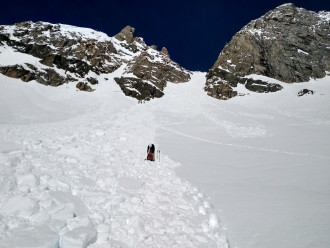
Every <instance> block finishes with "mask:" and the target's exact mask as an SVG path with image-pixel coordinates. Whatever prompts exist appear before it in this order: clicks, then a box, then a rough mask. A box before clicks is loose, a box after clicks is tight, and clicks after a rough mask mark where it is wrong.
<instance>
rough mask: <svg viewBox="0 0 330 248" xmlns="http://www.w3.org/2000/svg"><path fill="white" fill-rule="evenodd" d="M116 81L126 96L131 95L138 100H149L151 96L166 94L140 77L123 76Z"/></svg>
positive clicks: (157, 96)
mask: <svg viewBox="0 0 330 248" xmlns="http://www.w3.org/2000/svg"><path fill="white" fill-rule="evenodd" d="M115 81H116V82H117V84H118V85H119V86H120V88H121V89H122V91H123V92H124V94H125V95H126V96H131V97H134V98H136V99H138V100H147V101H149V100H150V99H151V98H155V97H156V98H159V97H162V96H163V95H164V93H163V92H161V91H160V90H159V89H157V88H156V87H155V86H153V85H151V84H149V83H147V82H145V81H144V80H141V79H138V78H131V77H121V78H115Z"/></svg>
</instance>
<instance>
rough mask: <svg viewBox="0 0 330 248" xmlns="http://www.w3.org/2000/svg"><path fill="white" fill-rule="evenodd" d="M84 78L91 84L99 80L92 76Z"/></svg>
mask: <svg viewBox="0 0 330 248" xmlns="http://www.w3.org/2000/svg"><path fill="white" fill-rule="evenodd" d="M86 79H87V81H88V82H89V83H90V84H91V85H95V84H98V83H99V81H98V80H97V79H96V78H93V77H88V78H86Z"/></svg>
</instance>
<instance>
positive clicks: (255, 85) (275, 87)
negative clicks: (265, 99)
mask: <svg viewBox="0 0 330 248" xmlns="http://www.w3.org/2000/svg"><path fill="white" fill-rule="evenodd" d="M245 88H247V89H248V90H250V91H254V92H257V93H268V92H276V91H279V90H281V89H283V87H282V86H281V85H279V84H275V83H267V82H264V81H262V80H254V79H252V78H247V79H246V82H245Z"/></svg>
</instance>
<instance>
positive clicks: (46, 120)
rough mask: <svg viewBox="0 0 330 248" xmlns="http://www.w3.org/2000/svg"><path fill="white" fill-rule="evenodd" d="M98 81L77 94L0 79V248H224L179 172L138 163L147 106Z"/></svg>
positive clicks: (163, 161) (203, 202)
mask: <svg viewBox="0 0 330 248" xmlns="http://www.w3.org/2000/svg"><path fill="white" fill-rule="evenodd" d="M117 73H121V72H117ZM103 76H104V75H102V77H103ZM110 76H111V77H114V76H115V75H109V78H111V77H110ZM98 79H99V82H100V83H99V85H97V87H99V88H100V89H97V90H96V91H95V92H93V93H84V92H77V91H76V89H75V88H74V87H70V86H68V85H63V86H60V87H57V88H53V87H46V86H43V85H40V84H38V83H35V82H30V83H28V84H25V83H22V82H21V81H19V80H15V79H11V78H7V77H4V76H2V75H0V82H1V83H0V87H1V94H2V95H1V98H0V99H1V111H2V113H4V114H6V115H4V114H2V115H1V119H0V121H1V123H2V124H1V126H0V137H1V139H0V148H1V150H0V189H1V190H0V196H1V197H0V244H1V245H0V247H87V246H89V247H228V244H227V240H226V236H225V234H224V231H223V229H222V227H221V226H220V224H219V219H218V216H217V215H216V209H215V208H213V207H212V204H211V203H210V202H209V198H208V197H207V196H205V195H204V194H203V193H202V191H200V190H198V189H196V188H195V187H193V186H192V185H191V184H190V183H189V182H187V181H185V180H182V179H180V178H178V177H177V176H176V174H175V172H174V168H175V167H177V166H179V164H178V163H177V162H174V161H172V160H171V159H170V158H169V157H168V156H166V155H165V154H164V155H163V154H162V155H161V157H160V161H157V162H149V161H145V160H144V158H145V156H146V147H147V145H148V144H149V143H150V142H155V130H156V127H157V123H156V121H155V119H154V117H153V115H150V106H151V104H137V101H136V100H135V99H132V98H127V97H125V96H124V95H123V93H121V91H120V89H119V87H118V86H117V84H116V83H115V82H114V81H113V80H109V81H104V79H103V81H102V78H101V77H100V78H98ZM156 147H158V145H157V143H156Z"/></svg>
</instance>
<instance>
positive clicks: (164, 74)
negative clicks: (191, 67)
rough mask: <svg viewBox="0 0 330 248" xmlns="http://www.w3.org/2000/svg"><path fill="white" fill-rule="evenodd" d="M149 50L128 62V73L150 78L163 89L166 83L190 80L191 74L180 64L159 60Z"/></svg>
mask: <svg viewBox="0 0 330 248" xmlns="http://www.w3.org/2000/svg"><path fill="white" fill-rule="evenodd" d="M159 59H161V58H160V57H158V60H157V59H156V58H155V57H154V56H153V55H151V54H150V53H148V52H142V53H141V54H140V56H137V57H136V58H135V59H134V60H132V62H131V63H129V64H128V69H127V72H128V73H130V72H131V73H133V74H134V75H135V76H137V77H138V78H140V79H143V80H148V81H150V82H152V83H153V84H154V85H156V86H157V87H158V88H159V89H161V90H163V89H164V87H166V83H167V81H168V82H172V83H180V82H187V81H189V80H190V74H189V72H188V71H186V70H184V69H183V68H182V67H181V66H180V65H178V64H176V63H174V62H173V61H170V60H166V61H165V60H164V59H163V61H162V62H159Z"/></svg>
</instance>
